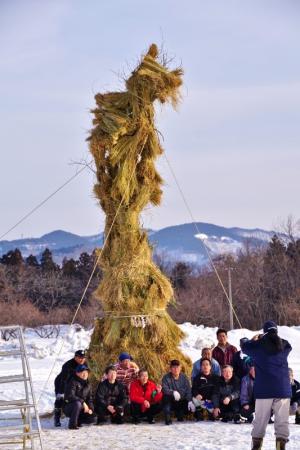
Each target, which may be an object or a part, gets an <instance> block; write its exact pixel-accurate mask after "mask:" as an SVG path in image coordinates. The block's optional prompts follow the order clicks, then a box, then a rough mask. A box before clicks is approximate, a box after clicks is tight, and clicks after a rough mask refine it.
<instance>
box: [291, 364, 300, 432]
mask: <svg viewBox="0 0 300 450" xmlns="http://www.w3.org/2000/svg"><path fill="white" fill-rule="evenodd" d="M289 375H290V382H291V389H292V396H291V401H290V414H295V416H296V418H295V423H296V425H300V383H299V381H297V380H295V379H294V372H293V369H289Z"/></svg>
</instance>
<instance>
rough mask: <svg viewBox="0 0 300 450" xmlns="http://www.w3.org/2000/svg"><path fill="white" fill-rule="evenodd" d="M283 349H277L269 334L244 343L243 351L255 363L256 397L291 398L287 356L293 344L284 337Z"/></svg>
mask: <svg viewBox="0 0 300 450" xmlns="http://www.w3.org/2000/svg"><path fill="white" fill-rule="evenodd" d="M282 343H283V349H282V350H281V351H276V349H275V348H274V345H273V344H272V342H271V340H270V338H269V336H268V334H266V335H264V336H263V337H262V338H261V339H258V340H257V341H247V342H244V343H243V344H242V350H243V352H245V353H247V355H249V356H251V358H252V359H253V361H254V365H255V383H254V396H255V398H258V399H259V398H289V397H291V394H292V391H291V384H290V378H289V370H288V363H287V357H288V354H289V353H290V351H291V350H292V347H291V345H290V344H289V343H288V342H287V341H285V340H284V339H282Z"/></svg>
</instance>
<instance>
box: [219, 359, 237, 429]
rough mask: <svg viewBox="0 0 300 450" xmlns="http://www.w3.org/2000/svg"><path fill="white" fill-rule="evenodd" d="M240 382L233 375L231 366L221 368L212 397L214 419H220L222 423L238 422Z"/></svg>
mask: <svg viewBox="0 0 300 450" xmlns="http://www.w3.org/2000/svg"><path fill="white" fill-rule="evenodd" d="M239 398H240V380H239V379H238V377H236V376H235V375H233V368H232V366H229V365H227V366H223V367H222V376H221V379H220V382H219V383H218V385H217V386H216V389H215V391H214V393H213V396H212V401H213V404H214V406H215V408H214V411H213V415H214V417H215V418H216V419H222V422H228V421H230V420H234V422H235V423H239V422H240V414H239V410H240V402H239Z"/></svg>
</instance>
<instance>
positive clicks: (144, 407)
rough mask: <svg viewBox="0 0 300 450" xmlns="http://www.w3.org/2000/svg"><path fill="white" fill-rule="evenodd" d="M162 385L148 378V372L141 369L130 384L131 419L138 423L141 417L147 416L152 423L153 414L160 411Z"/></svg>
mask: <svg viewBox="0 0 300 450" xmlns="http://www.w3.org/2000/svg"><path fill="white" fill-rule="evenodd" d="M162 397H163V395H162V387H161V386H160V385H159V384H158V385H156V384H155V383H154V382H153V381H150V380H149V379H148V372H147V370H145V369H141V370H140V371H139V373H138V379H137V380H135V381H133V382H132V383H131V385H130V407H131V415H132V420H133V422H134V423H135V424H138V423H140V421H141V418H142V417H147V420H148V422H149V423H154V416H155V415H156V414H158V413H159V412H160V411H161V401H162Z"/></svg>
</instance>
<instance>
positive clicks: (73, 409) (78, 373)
mask: <svg viewBox="0 0 300 450" xmlns="http://www.w3.org/2000/svg"><path fill="white" fill-rule="evenodd" d="M89 370H90V369H89V368H88V367H87V366H86V365H85V364H81V365H79V366H77V367H76V369H75V375H73V376H72V377H71V379H70V380H69V381H67V383H66V387H65V393H64V401H65V404H64V408H63V409H64V413H65V415H66V416H67V417H69V418H70V420H69V429H70V430H77V429H78V428H79V427H80V426H81V424H83V423H86V424H93V423H95V422H96V416H95V415H94V405H93V402H92V392H91V386H90V383H89V380H88V377H89Z"/></svg>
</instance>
